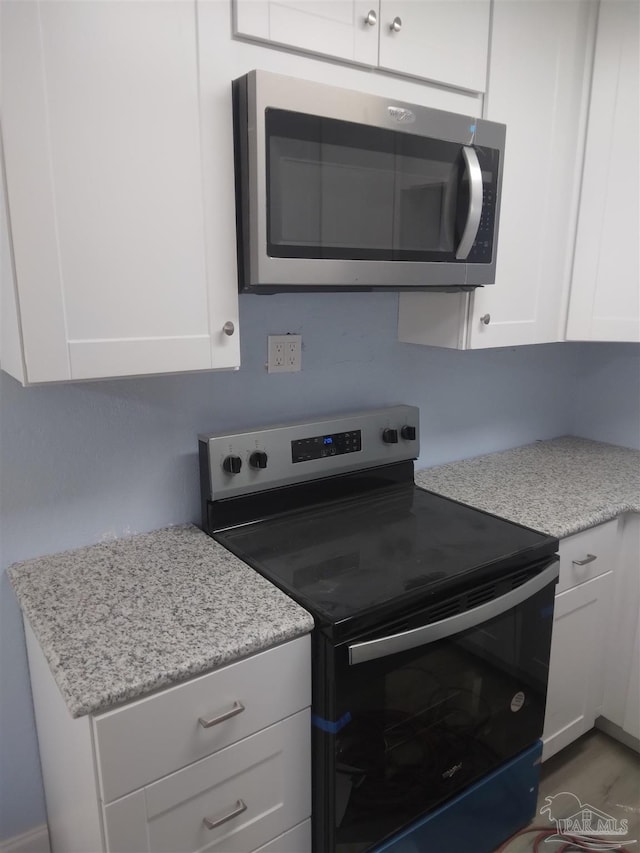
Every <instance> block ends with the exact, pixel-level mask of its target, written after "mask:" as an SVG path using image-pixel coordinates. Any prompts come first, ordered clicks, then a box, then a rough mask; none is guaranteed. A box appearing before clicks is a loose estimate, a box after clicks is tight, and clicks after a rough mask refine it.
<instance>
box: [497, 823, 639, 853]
mask: <svg viewBox="0 0 640 853" xmlns="http://www.w3.org/2000/svg"><path fill="white" fill-rule="evenodd" d="M529 832H537V833H538V835H537V836H536V837H535V839H534V841H533V853H540V845H541V844H542V842H543V841H545V840H546V839H548V838H551V837H556V838H557V839H558V841H562V842H564V843H563V844H562V847H557V848H554V851H553V853H568V851H570V850H586V851H589V853H594V851H598V850H601V851H607V853H631V851H630V850H628V849H627V848H626V847H621V846H616V847H611V846H609V845H610V843H611V842H609V841H608V840H607V839H605V838H597V837H596V836H595V835H582V836H577V835H567V834H566V833H564V832H558V830H557V829H554V828H553V827H546V826H530V827H527V828H526V829H521V830H520V831H519V832H516V833H515V834H514V835H512V836H511V837H510V838H507V840H506V841H505V842H504V843H503V844H501V845H500V847H498V848H497V850H495V851H494V853H503V851H506V850H507V848H508V847H509V845H510V844H511V842H512V841H514V840H515V839H516V838H519V837H520V836H521V835H526V834H527V833H529ZM596 845H602V846H596Z"/></svg>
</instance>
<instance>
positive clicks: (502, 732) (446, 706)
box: [314, 560, 558, 853]
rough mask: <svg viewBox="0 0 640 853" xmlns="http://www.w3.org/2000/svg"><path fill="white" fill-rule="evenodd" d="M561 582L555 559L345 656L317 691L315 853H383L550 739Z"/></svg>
mask: <svg viewBox="0 0 640 853" xmlns="http://www.w3.org/2000/svg"><path fill="white" fill-rule="evenodd" d="M557 576H558V563H557V560H554V561H553V562H552V563H551V564H550V565H549V564H547V566H546V567H545V568H543V569H542V571H540V572H539V573H538V574H536V575H535V576H534V577H532V578H530V579H529V580H527V581H526V582H525V583H523V584H521V585H520V586H518V587H516V588H515V589H512V590H510V591H509V592H507V593H506V594H502V595H500V596H499V597H498V598H494V599H493V600H489V601H485V603H483V604H480V605H479V606H477V607H473V608H471V609H467V610H463V611H462V612H459V611H460V606H459V602H455V608H454V609H456V610H457V611H458V612H457V613H456V615H453V616H451V617H449V618H443V619H440V620H438V621H435V622H432V623H431V624H427V625H421V624H419V623H420V618H421V616H423V614H417V615H415V616H413V617H410V618H407V619H405V620H403V624H399V623H398V622H396V623H394V624H392V625H387V626H385V627H384V628H381V629H380V630H378V631H376V632H372V633H371V634H370V635H368V636H365V637H360V638H358V640H357V641H356V642H350V643H346V644H344V645H342V646H337V647H336V648H335V649H334V652H333V660H332V662H331V663H332V666H333V673H332V678H330V681H332V682H333V683H332V684H330V685H329V686H328V688H327V690H326V691H325V693H324V695H321V694H320V691H318V693H317V694H316V699H317V700H318V701H317V704H316V708H315V710H316V716H315V718H314V723H315V739H316V741H315V742H316V748H317V759H316V760H317V763H318V764H319V765H322V767H317V768H316V770H317V774H318V775H317V778H316V782H317V785H316V789H317V792H318V799H317V801H316V803H315V809H316V811H315V814H316V825H315V850H316V851H325V850H335V851H336V853H358V851H364V850H369V849H370V848H373V847H375V846H376V844H379V843H380V842H381V841H383V840H384V839H386V838H389V837H390V836H392V835H394V834H395V833H396V832H397V831H399V830H400V829H402V828H403V827H406V826H407V825H408V824H410V823H411V822H413V821H414V820H416V819H417V818H419V817H420V816H422V815H424V814H425V813H427V812H428V811H430V810H431V809H433V808H434V807H435V806H437V805H438V804H440V803H442V802H443V801H445V800H447V799H449V798H450V797H452V796H453V795H454V794H456V793H458V792H459V791H460V790H461V789H462V788H464V787H466V786H467V785H469V784H470V783H472V782H474V781H475V780H477V779H479V778H480V777H482V776H484V775H485V774H487V773H488V772H490V771H491V770H494V769H495V768H497V767H499V766H500V765H501V764H502V763H504V762H505V761H506V760H508V759H510V758H512V757H513V756H515V755H517V754H518V753H520V752H521V751H523V750H524V749H526V748H527V747H528V746H530V745H531V744H533V743H534V742H535V741H536V740H537V739H538V738H539V737H540V736H541V734H542V728H543V722H544V712H545V701H546V692H547V675H548V664H549V652H550V645H551V628H552V621H553V601H554V590H555V585H556V582H557ZM473 594H474V593H473V591H472V592H471V593H466V596H467V598H469V597H470V596H472V595H473ZM447 606H449V607H452V606H453V602H444V603H441V604H440V605H439V608H440V610H441V612H446V609H447ZM325 653H328V650H327V649H325ZM323 702H324V705H325V711H324V713H323V712H322V710H321V705H322V703H323ZM325 714H328V716H325ZM321 779H324V784H322V783H321V781H320V780H321ZM323 798H324V803H322V802H321V800H322V799H323Z"/></svg>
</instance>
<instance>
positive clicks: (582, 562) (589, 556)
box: [571, 554, 598, 566]
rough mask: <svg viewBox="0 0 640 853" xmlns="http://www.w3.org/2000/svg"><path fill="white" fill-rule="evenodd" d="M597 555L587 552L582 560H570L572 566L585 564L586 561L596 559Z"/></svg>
mask: <svg viewBox="0 0 640 853" xmlns="http://www.w3.org/2000/svg"><path fill="white" fill-rule="evenodd" d="M597 559H598V557H597V556H596V554H587V556H586V557H585V558H584V560H572V561H571V562H572V563H573V565H574V566H586V565H587V563H593V561H594V560H597Z"/></svg>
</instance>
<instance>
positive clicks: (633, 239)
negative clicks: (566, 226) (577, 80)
mask: <svg viewBox="0 0 640 853" xmlns="http://www.w3.org/2000/svg"><path fill="white" fill-rule="evenodd" d="M639 19H640V7H639V6H638V3H637V2H636V0H602V3H601V5H600V15H599V18H598V34H597V40H596V54H595V64H594V69H593V83H592V91H591V105H590V111H589V129H588V134H587V146H586V152H585V163H584V175H583V185H582V196H581V199H580V216H579V219H578V233H577V239H576V251H575V260H574V267H573V276H572V283H571V299H570V302H569V318H568V323H567V338H568V339H569V340H595V341H640V281H639V279H640V276H639V264H640V256H639V253H638V234H640V218H639V215H638V207H639V205H638V187H639V186H640V170H639V164H640V160H639V158H638V150H639V142H640V140H639V130H638V126H639V117H638V105H639V104H640V82H639V81H640V67H639V62H638V54H639V52H640V51H639V45H640V26H639Z"/></svg>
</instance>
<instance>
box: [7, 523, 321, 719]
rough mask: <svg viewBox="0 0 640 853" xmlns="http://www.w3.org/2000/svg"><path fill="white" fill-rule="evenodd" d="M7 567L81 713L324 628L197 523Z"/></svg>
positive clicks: (74, 709)
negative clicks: (312, 630) (315, 625)
mask: <svg viewBox="0 0 640 853" xmlns="http://www.w3.org/2000/svg"><path fill="white" fill-rule="evenodd" d="M8 573H9V577H10V580H11V583H12V585H13V587H14V589H15V592H16V595H17V597H18V600H19V602H20V606H21V607H22V610H23V612H24V614H25V616H26V617H27V618H28V620H29V623H30V625H31V627H32V628H33V631H34V633H35V635H36V637H37V639H38V641H39V643H40V645H41V647H42V650H43V652H44V654H45V657H46V659H47V661H48V662H49V666H50V668H51V671H52V673H53V675H54V677H55V680H56V683H57V684H58V687H59V688H60V691H61V693H62V695H63V697H64V699H65V701H66V703H67V706H68V708H69V711H70V712H71V715H72V716H73V717H79V716H82V715H83V714H89V713H93V712H96V711H101V710H104V709H106V708H110V707H113V706H114V705H116V704H119V703H121V702H124V701H126V700H132V699H137V698H140V697H141V696H143V695H146V694H147V693H150V692H152V691H154V690H157V689H158V688H160V687H166V686H168V685H171V684H175V683H178V682H180V681H183V680H186V679H188V678H191V677H193V676H196V675H200V674H202V673H205V672H207V671H209V670H212V669H214V668H216V667H219V666H221V665H223V664H227V663H231V662H232V661H235V660H238V659H240V658H243V657H246V656H247V655H250V654H253V653H255V652H259V651H261V650H263V649H266V648H269V647H270V646H274V645H276V644H278V643H281V642H284V641H285V640H289V639H292V638H294V637H298V636H301V635H302V634H306V633H308V632H309V631H310V630H311V629H312V628H313V618H312V617H311V615H310V614H309V613H307V611H306V610H304V609H303V608H302V607H300V606H299V605H298V604H296V603H295V602H294V601H293V600H292V599H290V598H289V597H288V596H286V595H285V594H284V593H283V592H281V591H280V590H279V589H277V588H276V587H275V586H273V584H271V583H269V582H268V581H267V580H265V579H264V578H263V577H262V576H261V575H259V574H258V573H257V572H255V571H254V570H253V569H251V568H250V567H249V566H247V565H246V564H245V563H243V562H242V560H239V559H238V558H237V557H235V556H234V555H233V554H231V553H230V552H229V551H227V550H226V549H225V548H223V547H222V545H220V544H219V543H218V542H216V541H214V540H213V539H212V538H211V537H209V536H207V535H206V534H205V533H203V532H202V531H201V530H199V529H198V528H197V527H195V526H193V525H180V526H177V527H170V528H165V529H163V530H158V531H155V532H153V533H143V534H139V535H136V536H132V537H129V538H127V539H117V540H115V541H113V542H110V543H108V544H101V545H93V546H90V547H85V548H79V549H77V550H73V551H67V552H65V553H62V554H55V555H53V556H49V557H40V558H38V559H35V560H30V561H28V562H24V563H16V564H15V565H14V566H12V567H11V568H10V569H9V570H8Z"/></svg>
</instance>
